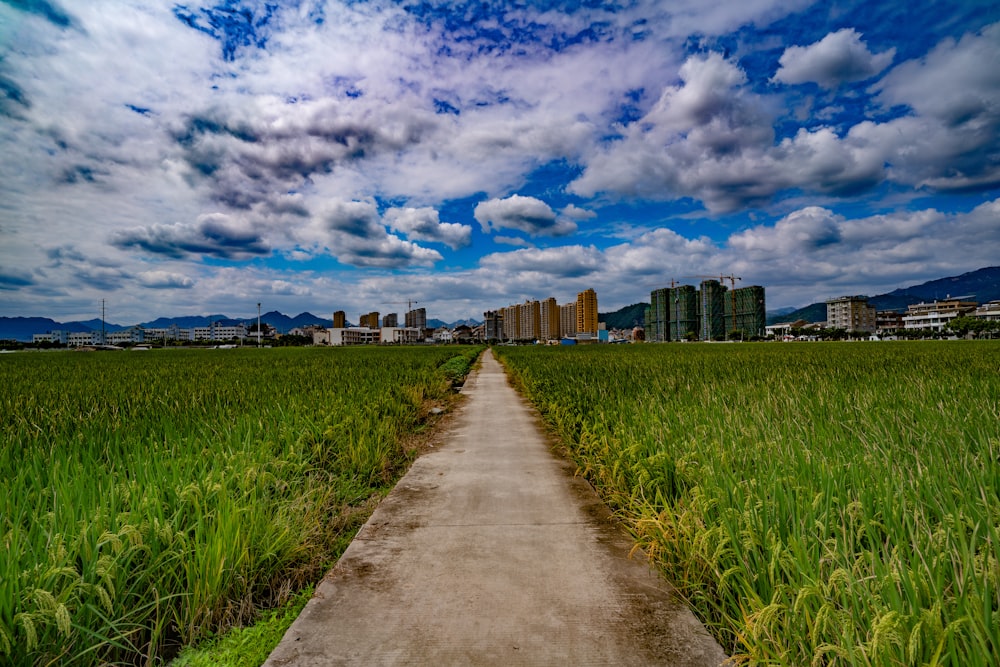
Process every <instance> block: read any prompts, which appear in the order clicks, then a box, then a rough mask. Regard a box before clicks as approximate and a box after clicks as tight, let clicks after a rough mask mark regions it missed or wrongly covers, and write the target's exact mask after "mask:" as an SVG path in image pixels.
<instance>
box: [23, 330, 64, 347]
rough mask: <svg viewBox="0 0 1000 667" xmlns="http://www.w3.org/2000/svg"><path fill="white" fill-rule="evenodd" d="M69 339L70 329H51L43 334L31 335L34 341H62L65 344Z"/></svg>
mask: <svg viewBox="0 0 1000 667" xmlns="http://www.w3.org/2000/svg"><path fill="white" fill-rule="evenodd" d="M68 339H69V332H68V331H50V332H48V333H43V334H33V335H32V336H31V342H32V343H61V344H62V345H65V344H66V342H67V340H68Z"/></svg>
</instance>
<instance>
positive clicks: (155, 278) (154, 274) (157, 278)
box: [136, 271, 195, 289]
mask: <svg viewBox="0 0 1000 667" xmlns="http://www.w3.org/2000/svg"><path fill="white" fill-rule="evenodd" d="M136 278H137V279H138V281H139V284H140V285H142V286H143V287H153V288H156V289H172V288H180V289H190V288H192V287H194V284H195V282H194V279H193V278H192V277H191V276H188V275H184V274H182V273H173V272H170V271H143V272H142V273H140V274H139V275H138V276H136Z"/></svg>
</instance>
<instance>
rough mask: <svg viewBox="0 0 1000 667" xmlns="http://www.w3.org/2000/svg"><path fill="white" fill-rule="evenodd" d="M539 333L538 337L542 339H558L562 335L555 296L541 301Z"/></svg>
mask: <svg viewBox="0 0 1000 667" xmlns="http://www.w3.org/2000/svg"><path fill="white" fill-rule="evenodd" d="M540 312H541V315H540V324H541V333H540V335H539V339H540V340H542V341H550V340H559V338H560V337H561V336H562V329H561V328H560V326H559V304H558V303H556V300H555V298H553V297H549V298H548V299H545V300H544V301H542V302H541V307H540Z"/></svg>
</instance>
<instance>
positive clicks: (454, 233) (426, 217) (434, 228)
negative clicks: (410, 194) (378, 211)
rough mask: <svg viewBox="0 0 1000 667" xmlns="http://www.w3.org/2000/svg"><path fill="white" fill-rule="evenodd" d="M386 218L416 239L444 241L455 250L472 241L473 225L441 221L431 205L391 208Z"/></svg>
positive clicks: (393, 225)
mask: <svg viewBox="0 0 1000 667" xmlns="http://www.w3.org/2000/svg"><path fill="white" fill-rule="evenodd" d="M384 218H385V220H386V222H388V223H389V227H391V228H392V229H394V230H395V231H397V232H402V233H403V234H406V236H407V238H410V239H413V240H416V241H435V242H438V243H444V244H445V245H447V246H449V247H450V248H452V249H453V250H457V249H459V248H464V247H465V246H468V245H469V244H470V243H472V227H470V226H469V225H462V224H459V223H453V222H441V219H440V215H439V214H438V212H437V211H436V210H435V209H433V208H430V207H424V208H390V209H388V210H387V211H386V212H385V215H384Z"/></svg>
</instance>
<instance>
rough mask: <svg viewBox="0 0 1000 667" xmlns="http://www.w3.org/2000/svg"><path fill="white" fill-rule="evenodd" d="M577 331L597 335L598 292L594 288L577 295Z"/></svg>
mask: <svg viewBox="0 0 1000 667" xmlns="http://www.w3.org/2000/svg"><path fill="white" fill-rule="evenodd" d="M576 333H578V334H590V335H592V336H597V292H595V291H594V290H592V289H588V290H584V291H583V292H580V293H579V294H577V295H576Z"/></svg>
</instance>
